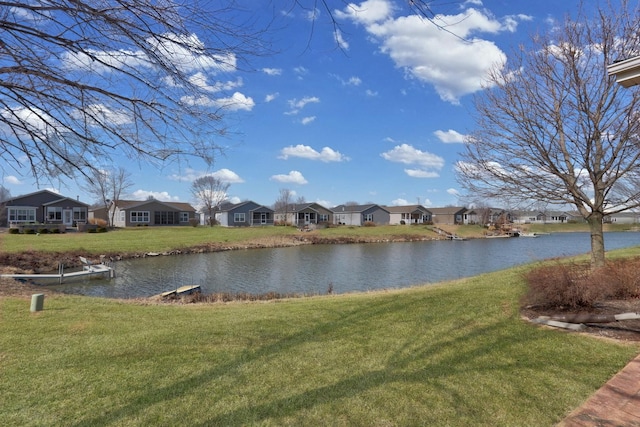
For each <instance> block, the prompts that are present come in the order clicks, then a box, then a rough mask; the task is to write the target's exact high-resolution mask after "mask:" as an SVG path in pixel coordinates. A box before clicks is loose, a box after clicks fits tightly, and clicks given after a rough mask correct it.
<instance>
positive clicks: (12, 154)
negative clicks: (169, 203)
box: [0, 0, 444, 179]
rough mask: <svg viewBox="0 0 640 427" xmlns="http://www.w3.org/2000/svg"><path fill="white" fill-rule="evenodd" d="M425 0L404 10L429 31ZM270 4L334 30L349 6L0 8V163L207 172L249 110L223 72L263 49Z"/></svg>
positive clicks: (336, 1)
mask: <svg viewBox="0 0 640 427" xmlns="http://www.w3.org/2000/svg"><path fill="white" fill-rule="evenodd" d="M429 3H430V2H427V1H425V0H418V1H415V0H411V1H409V2H408V6H409V8H410V9H412V10H413V11H415V12H416V13H419V14H421V15H422V16H424V17H425V19H426V20H427V21H430V22H431V23H432V24H433V25H439V24H438V23H437V20H434V18H435V13H434V12H433V11H432V10H431V9H430V7H429ZM276 4H277V5H278V6H279V7H280V8H281V9H284V10H290V9H295V8H301V9H304V10H307V11H316V10H320V9H324V10H326V11H327V12H329V13H328V16H329V19H330V20H331V22H332V23H333V26H334V28H335V30H336V31H337V27H338V25H337V21H336V19H335V17H334V15H333V13H334V11H335V8H340V7H346V6H348V5H349V4H350V3H349V2H347V1H346V0H332V1H328V0H292V1H283V2H276V3H274V5H271V6H269V5H267V7H271V8H272V12H273V16H271V17H269V16H265V14H264V12H265V11H266V10H268V9H265V8H264V7H256V8H247V7H242V6H241V5H239V4H237V3H236V2H235V1H234V0H226V1H220V2H207V1H198V0H171V1H168V0H159V1H147V0H102V1H99V2H96V1H89V0H76V1H72V2H69V1H64V0H48V1H46V2H37V1H22V2H19V1H8V2H2V8H1V9H0V28H2V38H1V40H0V58H1V61H0V142H1V143H2V144H1V145H0V160H2V161H3V163H5V164H7V165H9V167H13V168H14V169H16V170H20V171H22V170H24V169H30V171H31V174H32V175H33V176H34V177H36V179H43V178H44V177H48V178H51V177H71V176H73V175H75V174H76V173H77V172H80V173H83V174H85V175H86V176H88V175H89V174H88V173H87V171H88V170H92V169H95V166H94V165H95V164H96V163H97V162H96V159H99V160H100V161H101V162H104V161H105V160H109V159H110V158H111V156H112V155H113V154H114V153H121V152H125V153H128V154H129V155H131V157H134V158H142V159H143V160H144V161H151V162H158V163H161V162H165V161H168V160H176V159H181V158H183V157H189V156H195V157H198V158H201V159H204V160H205V161H206V162H207V163H208V164H209V165H210V164H212V163H213V161H214V158H215V157H216V155H217V154H218V152H219V150H220V145H219V144H216V143H215V141H216V139H217V138H219V137H221V136H223V135H225V134H226V132H227V130H226V127H225V124H224V120H223V119H224V117H225V115H226V113H227V112H228V111H233V110H238V109H250V108H251V107H252V105H253V103H254V102H253V100H252V99H251V98H249V97H246V96H245V95H243V94H242V93H240V92H238V91H237V87H238V86H240V84H241V82H240V81H239V80H237V79H235V80H234V79H233V78H228V77H227V76H228V75H230V74H231V73H233V72H234V71H236V70H237V69H238V67H239V66H240V65H241V64H242V63H243V61H245V60H246V59H247V58H250V57H252V56H257V55H263V54H267V53H271V52H270V49H269V46H270V45H271V44H270V41H269V40H268V38H269V34H270V26H271V21H272V20H274V19H275V17H276V16H279V12H280V11H281V10H276V7H275V6H276ZM313 15H314V17H315V16H316V15H317V14H315V13H314V14H313ZM314 19H315V18H314ZM313 26H314V24H312V28H313ZM442 28H443V29H444V27H442ZM310 34H313V30H312V31H310Z"/></svg>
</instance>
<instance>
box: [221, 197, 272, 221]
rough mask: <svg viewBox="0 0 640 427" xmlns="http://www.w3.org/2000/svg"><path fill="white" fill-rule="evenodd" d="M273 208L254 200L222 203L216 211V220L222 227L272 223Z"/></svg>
mask: <svg viewBox="0 0 640 427" xmlns="http://www.w3.org/2000/svg"><path fill="white" fill-rule="evenodd" d="M273 218H274V215H273V209H271V208H268V207H266V206H263V205H260V204H258V203H256V202H252V201H246V202H242V203H223V204H222V205H220V207H219V210H218V212H216V221H218V224H220V225H222V226H224V227H250V226H258V225H273Z"/></svg>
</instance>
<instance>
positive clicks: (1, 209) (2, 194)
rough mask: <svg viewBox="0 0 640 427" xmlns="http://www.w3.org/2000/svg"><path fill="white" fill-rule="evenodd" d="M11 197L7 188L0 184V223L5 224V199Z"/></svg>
mask: <svg viewBox="0 0 640 427" xmlns="http://www.w3.org/2000/svg"><path fill="white" fill-rule="evenodd" d="M10 198H11V192H10V191H9V189H8V188H6V187H5V186H3V185H0V224H7V210H6V209H5V203H4V202H5V201H7V200H9V199H10Z"/></svg>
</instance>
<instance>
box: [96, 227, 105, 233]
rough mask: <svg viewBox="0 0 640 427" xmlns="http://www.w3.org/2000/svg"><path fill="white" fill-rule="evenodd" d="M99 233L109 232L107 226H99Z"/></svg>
mask: <svg viewBox="0 0 640 427" xmlns="http://www.w3.org/2000/svg"><path fill="white" fill-rule="evenodd" d="M96 232H97V233H106V232H107V228H106V227H98V228H97V229H96Z"/></svg>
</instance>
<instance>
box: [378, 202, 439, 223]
mask: <svg viewBox="0 0 640 427" xmlns="http://www.w3.org/2000/svg"><path fill="white" fill-rule="evenodd" d="M384 208H385V209H386V210H388V211H389V224H391V225H398V224H424V223H427V222H431V211H430V210H429V209H427V208H425V207H424V206H422V205H407V206H385V207H384Z"/></svg>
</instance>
